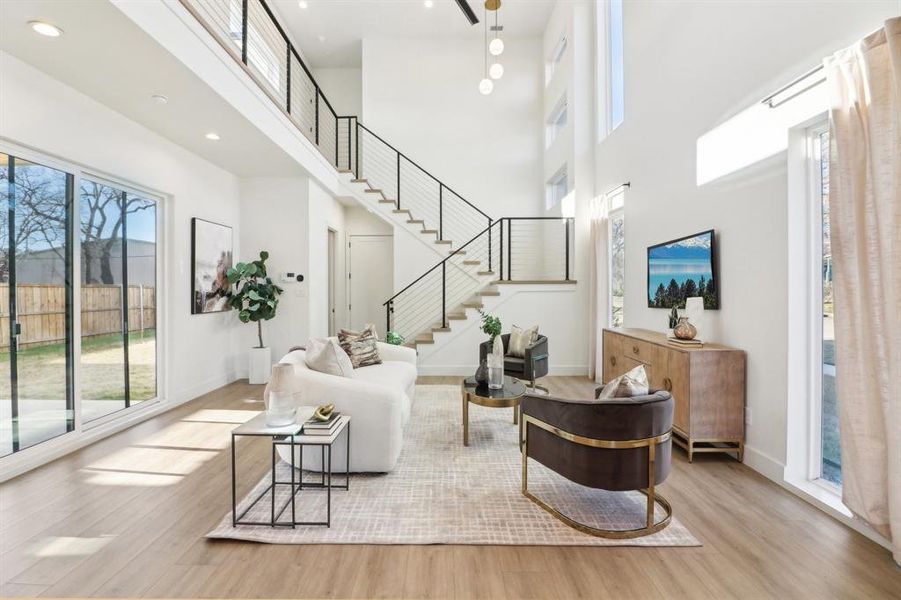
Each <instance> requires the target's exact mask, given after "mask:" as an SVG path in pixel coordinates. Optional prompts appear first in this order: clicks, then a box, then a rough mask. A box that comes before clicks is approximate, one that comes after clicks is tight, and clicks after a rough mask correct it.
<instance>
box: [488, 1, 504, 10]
mask: <svg viewBox="0 0 901 600" xmlns="http://www.w3.org/2000/svg"><path fill="white" fill-rule="evenodd" d="M500 7H501V0H485V10H492V11H493V10H497V9H499V8H500Z"/></svg>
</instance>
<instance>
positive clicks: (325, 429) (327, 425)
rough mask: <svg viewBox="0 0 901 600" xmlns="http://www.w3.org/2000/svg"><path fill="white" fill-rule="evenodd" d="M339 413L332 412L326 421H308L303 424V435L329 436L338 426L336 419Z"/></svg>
mask: <svg viewBox="0 0 901 600" xmlns="http://www.w3.org/2000/svg"><path fill="white" fill-rule="evenodd" d="M340 416H341V413H339V412H338V411H332V414H330V415H329V418H328V420H327V421H317V420H315V419H310V420H309V421H307V422H306V423H304V424H303V433H304V435H331V434H333V433H334V432H335V429H336V428H337V426H338V419H339V417H340Z"/></svg>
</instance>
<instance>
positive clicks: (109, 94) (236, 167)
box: [0, 0, 299, 176]
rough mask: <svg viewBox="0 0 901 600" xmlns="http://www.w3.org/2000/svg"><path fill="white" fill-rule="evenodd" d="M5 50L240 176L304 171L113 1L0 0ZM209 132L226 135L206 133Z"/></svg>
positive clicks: (0, 45) (1, 46)
mask: <svg viewBox="0 0 901 600" xmlns="http://www.w3.org/2000/svg"><path fill="white" fill-rule="evenodd" d="M32 19H40V20H44V21H47V22H50V23H53V24H55V25H57V26H58V27H61V28H62V29H63V31H64V32H65V33H64V35H63V36H62V37H59V38H55V39H50V38H46V37H43V36H40V35H37V34H35V33H34V32H33V31H32V30H31V28H30V27H29V26H28V21H30V20H32ZM0 49H3V50H5V51H7V52H9V53H10V54H13V55H15V56H17V57H19V58H21V59H22V60H24V61H25V62H28V63H30V64H32V65H34V66H35V67H37V68H38V69H40V70H42V71H44V72H45V73H47V74H49V75H50V76H52V77H54V78H56V79H58V80H60V81H62V82H64V83H66V84H68V85H70V86H72V87H73V88H75V89H77V90H79V91H81V92H83V93H85V94H87V95H89V96H91V97H92V98H94V99H95V100H97V101H99V102H101V103H103V104H105V105H107V106H109V107H110V108H112V109H113V110H116V111H118V112H120V113H122V114H124V115H125V116H127V117H129V118H131V119H132V120H134V121H137V122H139V123H141V124H142V125H144V126H145V127H147V128H149V129H151V130H153V131H156V132H157V133H159V134H160V135H162V136H164V137H166V138H168V139H170V140H172V141H173V142H175V143H176V144H178V145H180V146H183V147H184V148H187V149H188V150H190V151H191V152H194V153H195V154H198V155H200V156H202V157H204V158H206V159H207V160H209V161H210V162H212V163H214V164H216V165H219V166H220V167H222V168H224V169H226V170H227V171H230V172H232V173H234V174H236V175H239V176H250V175H286V174H292V173H293V174H297V173H298V172H299V167H298V165H297V163H296V162H295V161H294V160H292V159H291V158H290V157H289V156H288V155H287V154H285V153H284V152H283V151H282V150H281V149H280V148H278V146H276V145H275V144H274V143H273V142H272V141H271V140H270V139H269V138H268V137H266V136H265V135H263V134H262V133H261V132H260V131H259V130H258V129H257V128H256V127H255V126H254V125H253V124H252V123H251V122H250V121H248V120H247V119H246V118H245V117H244V116H242V115H241V114H240V113H239V112H238V111H236V110H235V109H234V108H233V107H232V106H231V105H230V104H228V103H227V102H226V101H225V100H223V99H222V97H221V96H219V95H218V94H217V93H216V92H214V91H213V90H212V89H211V88H209V87H208V86H207V85H206V84H205V83H203V82H202V81H201V80H200V79H198V78H197V77H196V76H195V75H194V74H193V73H192V72H191V71H190V70H189V69H188V68H187V67H185V66H184V65H183V64H182V63H181V62H179V61H178V60H177V59H176V58H175V57H174V56H172V55H171V54H170V53H169V52H168V51H166V50H165V49H164V48H163V47H161V46H160V45H159V44H157V43H156V42H155V41H154V40H153V39H152V38H150V37H149V36H148V35H147V34H146V33H144V31H143V30H141V29H140V28H139V27H137V26H136V25H135V24H134V23H133V22H132V21H131V20H129V19H128V18H127V17H125V15H123V14H122V12H120V11H119V10H118V9H117V8H115V7H114V6H113V5H112V4H111V3H109V2H100V1H97V0H69V1H66V2H61V1H59V0H30V1H28V2H10V1H5V0H0ZM0 85H2V82H0ZM152 94H164V95H166V96H167V97H168V98H169V102H168V104H165V105H160V104H157V103H155V102H154V101H153V100H152V99H151V95H152ZM209 131H215V132H217V133H218V134H219V135H220V136H221V138H222V139H221V140H220V141H218V142H211V141H209V140H207V139H205V138H204V135H205V134H206V133H207V132H209ZM72 158H73V159H77V157H72Z"/></svg>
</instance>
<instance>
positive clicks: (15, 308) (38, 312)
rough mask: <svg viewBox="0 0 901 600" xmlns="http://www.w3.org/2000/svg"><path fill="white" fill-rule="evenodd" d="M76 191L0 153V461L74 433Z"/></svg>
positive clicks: (68, 177) (52, 172)
mask: <svg viewBox="0 0 901 600" xmlns="http://www.w3.org/2000/svg"><path fill="white" fill-rule="evenodd" d="M73 188H74V177H73V175H72V174H70V173H65V172H63V171H60V170H58V169H54V168H51V167H48V166H45V165H41V164H37V163H34V162H30V161H27V160H23V159H21V158H17V157H13V156H9V155H7V154H0V203H2V209H3V214H2V218H0V456H5V455H7V454H11V453H13V452H18V451H20V450H23V449H25V448H28V447H30V446H33V445H35V444H38V443H40V442H43V441H46V440H48V439H51V438H53V437H56V436H58V435H61V434H64V433H66V432H69V431H72V430H73V429H74V424H75V411H74V406H73V392H72V381H73V378H72V368H73V357H72V239H71V232H72V227H71V221H72V207H73Z"/></svg>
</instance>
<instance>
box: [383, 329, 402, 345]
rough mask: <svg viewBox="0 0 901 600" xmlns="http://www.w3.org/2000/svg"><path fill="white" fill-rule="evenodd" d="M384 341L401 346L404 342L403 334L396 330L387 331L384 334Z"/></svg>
mask: <svg viewBox="0 0 901 600" xmlns="http://www.w3.org/2000/svg"><path fill="white" fill-rule="evenodd" d="M385 342H387V343H388V344H391V345H392V346H402V345H403V343H404V336H402V335H401V334H399V333H397V332H396V331H389V332H388V333H386V334H385Z"/></svg>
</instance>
